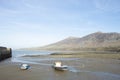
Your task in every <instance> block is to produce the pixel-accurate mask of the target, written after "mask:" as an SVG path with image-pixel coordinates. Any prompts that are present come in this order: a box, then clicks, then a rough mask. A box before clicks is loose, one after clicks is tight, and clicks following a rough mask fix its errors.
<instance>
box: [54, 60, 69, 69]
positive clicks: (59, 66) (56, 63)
mask: <svg viewBox="0 0 120 80" xmlns="http://www.w3.org/2000/svg"><path fill="white" fill-rule="evenodd" d="M53 68H54V69H55V70H61V71H64V70H68V66H67V65H62V63H61V62H55V63H54V65H53Z"/></svg>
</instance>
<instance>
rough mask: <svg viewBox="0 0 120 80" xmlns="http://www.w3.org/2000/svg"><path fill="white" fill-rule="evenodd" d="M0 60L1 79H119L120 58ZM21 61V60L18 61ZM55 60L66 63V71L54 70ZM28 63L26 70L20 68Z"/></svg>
mask: <svg viewBox="0 0 120 80" xmlns="http://www.w3.org/2000/svg"><path fill="white" fill-rule="evenodd" d="M17 59H18V60H19V62H17V61H15V60H13V59H7V60H4V61H2V62H0V79H1V80H120V60H116V59H96V58H61V57H60V58H58V57H57V58H50V57H44V58H39V57H21V58H17ZM20 61H21V62H20ZM55 61H62V62H63V64H65V65H68V70H67V71H56V70H54V69H53V68H52V67H51V66H52V64H53V63H54V62H55ZM21 63H28V64H29V65H30V66H31V67H30V69H28V70H20V64H21Z"/></svg>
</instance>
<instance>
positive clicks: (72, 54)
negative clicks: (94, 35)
mask: <svg viewBox="0 0 120 80" xmlns="http://www.w3.org/2000/svg"><path fill="white" fill-rule="evenodd" d="M22 57H37V58H43V57H51V58H59V57H60V58H61V57H62V58H100V59H117V60H120V53H115V52H54V53H51V54H49V55H24V56H22Z"/></svg>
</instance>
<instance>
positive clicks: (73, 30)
mask: <svg viewBox="0 0 120 80" xmlns="http://www.w3.org/2000/svg"><path fill="white" fill-rule="evenodd" d="M97 31H102V32H118V33H119V32H120V0H0V37H1V38H0V46H6V47H11V48H14V49H16V48H24V47H37V46H43V45H47V44H50V43H54V42H57V41H59V40H62V39H64V38H67V37H69V36H74V37H82V36H85V35H87V34H90V33H94V32H97Z"/></svg>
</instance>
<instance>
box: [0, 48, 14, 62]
mask: <svg viewBox="0 0 120 80" xmlns="http://www.w3.org/2000/svg"><path fill="white" fill-rule="evenodd" d="M10 57H12V49H11V48H7V47H0V61H2V60H4V59H7V58H10Z"/></svg>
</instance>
